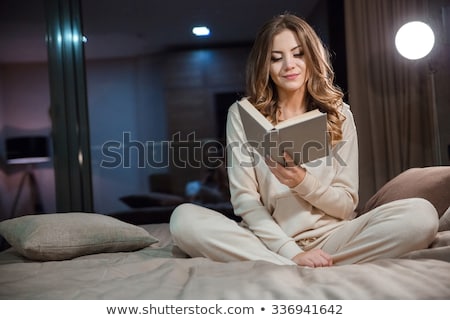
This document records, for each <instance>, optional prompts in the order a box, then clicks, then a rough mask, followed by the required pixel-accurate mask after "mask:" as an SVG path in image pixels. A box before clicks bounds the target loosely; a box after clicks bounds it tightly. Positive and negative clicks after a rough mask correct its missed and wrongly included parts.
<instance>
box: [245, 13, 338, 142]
mask: <svg viewBox="0 0 450 320" xmlns="http://www.w3.org/2000/svg"><path fill="white" fill-rule="evenodd" d="M286 29H289V30H291V31H293V32H294V34H295V35H296V36H297V40H298V41H299V43H300V44H301V46H302V47H303V50H304V59H305V63H306V69H307V79H306V95H305V99H306V101H305V102H306V106H307V110H308V111H310V110H314V109H319V110H320V111H322V112H326V113H327V127H328V128H327V130H328V133H329V136H330V141H331V144H332V145H335V144H336V143H337V142H338V141H340V140H341V139H342V123H343V121H344V120H345V117H344V116H343V114H341V113H340V112H339V108H340V106H341V105H342V103H343V101H342V98H343V93H342V91H341V89H340V88H339V87H338V86H336V85H335V84H334V71H333V69H332V67H331V63H330V55H329V52H328V50H327V49H326V48H325V46H324V45H323V43H322V41H321V40H320V38H319V37H318V35H317V34H316V32H315V31H314V30H313V29H312V27H311V26H310V25H309V24H308V23H307V22H306V21H304V20H303V19H301V18H299V17H297V16H295V15H293V14H282V15H279V16H276V17H274V18H272V19H271V20H269V21H268V22H267V23H266V24H265V25H263V27H262V28H261V30H260V31H259V33H258V35H257V37H256V39H255V42H254V44H253V47H252V50H251V51H250V55H249V58H248V61H247V69H246V90H247V92H246V94H247V96H248V99H249V101H250V102H251V103H252V104H253V105H254V106H255V107H256V108H257V109H258V110H259V111H260V112H261V113H262V114H263V115H264V116H265V117H267V118H268V119H269V120H270V121H272V122H273V123H276V122H278V120H277V118H278V117H277V114H278V104H277V100H278V96H277V90H276V86H275V83H274V82H273V81H272V79H271V78H270V74H269V69H270V63H271V52H272V43H273V38H274V37H275V36H276V35H277V34H279V33H280V32H281V31H283V30H286Z"/></svg>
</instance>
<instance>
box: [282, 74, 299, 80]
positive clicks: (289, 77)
mask: <svg viewBox="0 0 450 320" xmlns="http://www.w3.org/2000/svg"><path fill="white" fill-rule="evenodd" d="M297 77H298V73H295V74H287V75H285V76H283V78H285V79H288V80H295V79H297Z"/></svg>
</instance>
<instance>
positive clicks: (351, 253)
mask: <svg viewBox="0 0 450 320" xmlns="http://www.w3.org/2000/svg"><path fill="white" fill-rule="evenodd" d="M438 219H439V218H438V214H437V212H436V209H435V208H434V206H433V205H432V204H431V203H430V202H428V201H427V200H424V199H420V198H411V199H403V200H397V201H393V202H390V203H387V204H384V205H382V206H379V207H377V208H375V209H373V210H371V211H369V212H367V213H365V214H363V215H361V216H359V217H357V218H355V219H353V220H349V221H345V222H344V223H343V224H341V225H340V226H339V227H337V228H335V229H334V230H333V231H332V232H331V233H328V234H326V235H324V236H322V237H320V238H319V239H317V240H316V241H313V242H312V243H310V244H308V245H306V246H303V247H301V248H302V249H303V250H304V251H308V250H311V249H314V248H320V249H322V250H323V251H325V252H327V253H328V254H330V255H331V256H332V258H333V264H334V265H342V264H351V263H364V262H369V261H373V260H376V259H383V258H396V257H400V256H401V255H403V254H405V253H407V252H410V251H413V250H418V249H424V248H427V247H428V246H429V245H430V243H431V242H432V241H433V240H434V238H435V236H436V233H437V229H438V224H439V220H438ZM170 231H171V233H172V236H173V239H174V242H175V245H176V246H177V247H178V248H179V249H181V250H182V251H184V252H185V253H186V254H188V255H189V256H191V257H206V258H209V259H211V260H214V261H220V262H230V261H244V260H264V261H268V262H272V263H275V264H279V265H295V263H294V262H293V261H292V260H291V259H289V258H286V257H283V256H281V255H279V254H277V253H276V252H273V251H271V250H269V249H268V248H267V247H266V246H265V245H264V243H263V242H262V241H261V240H260V239H259V238H258V237H257V236H256V235H255V234H254V233H253V232H252V231H251V230H249V229H248V228H246V227H244V226H242V225H241V224H239V223H237V222H236V221H234V220H231V219H229V218H227V217H225V216H224V215H222V214H221V213H219V212H216V211H213V210H210V209H207V208H204V207H201V206H198V205H194V204H182V205H180V206H178V207H177V208H176V209H175V210H174V212H173V214H172V216H171V220H170Z"/></svg>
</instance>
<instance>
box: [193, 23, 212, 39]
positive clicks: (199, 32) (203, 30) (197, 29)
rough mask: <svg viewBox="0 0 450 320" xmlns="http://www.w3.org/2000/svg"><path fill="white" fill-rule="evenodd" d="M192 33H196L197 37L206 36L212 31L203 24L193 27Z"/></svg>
mask: <svg viewBox="0 0 450 320" xmlns="http://www.w3.org/2000/svg"><path fill="white" fill-rule="evenodd" d="M192 33H193V34H195V35H196V36H197V37H206V36H209V34H210V31H209V28H208V27H205V26H201V27H194V28H192Z"/></svg>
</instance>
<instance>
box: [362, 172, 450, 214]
mask: <svg viewBox="0 0 450 320" xmlns="http://www.w3.org/2000/svg"><path fill="white" fill-rule="evenodd" d="M406 198H423V199H426V200H428V201H430V202H431V203H432V204H433V205H434V206H435V208H436V210H437V212H438V214H439V217H441V216H442V215H443V214H444V212H445V211H446V210H447V208H448V207H449V206H450V167H448V166H435V167H424V168H411V169H408V170H406V171H404V172H402V173H400V174H399V175H398V176H396V177H395V178H393V179H392V180H390V181H388V182H387V183H386V184H385V185H384V186H383V187H381V188H380V190H378V191H377V192H376V193H375V194H374V195H373V196H372V198H370V199H369V201H367V203H366V204H365V206H364V207H363V208H362V210H361V211H360V213H359V215H361V214H364V213H366V212H368V211H370V210H372V209H373V208H376V207H378V206H380V205H382V204H385V203H388V202H391V201H394V200H400V199H406Z"/></svg>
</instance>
